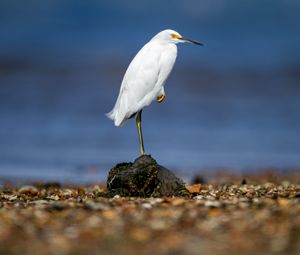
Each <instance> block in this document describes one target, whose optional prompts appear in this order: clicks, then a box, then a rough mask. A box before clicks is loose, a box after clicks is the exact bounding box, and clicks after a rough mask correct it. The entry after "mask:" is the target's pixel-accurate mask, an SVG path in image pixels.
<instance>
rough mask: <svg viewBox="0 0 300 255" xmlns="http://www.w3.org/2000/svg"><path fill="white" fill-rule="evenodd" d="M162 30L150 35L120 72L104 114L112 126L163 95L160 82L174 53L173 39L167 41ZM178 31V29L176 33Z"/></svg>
mask: <svg viewBox="0 0 300 255" xmlns="http://www.w3.org/2000/svg"><path fill="white" fill-rule="evenodd" d="M172 33H174V34H175V33H176V32H175V31H173V30H164V31H162V32H160V33H159V34H157V35H156V36H154V37H153V38H152V39H151V40H150V41H149V42H148V43H147V44H146V45H145V46H144V47H143V48H142V49H141V50H140V51H139V52H138V53H137V55H136V56H135V57H134V59H133V60H132V61H131V63H130V65H129V66H128V69H127V71H126V73H125V75H124V78H123V81H122V84H121V88H120V92H119V96H118V99H117V101H116V104H115V106H114V108H113V110H112V111H111V112H109V113H108V114H107V116H108V117H109V118H110V119H112V120H113V121H114V123H115V125H116V126H120V125H122V124H123V123H124V122H125V121H126V120H127V119H128V118H129V117H130V116H132V115H133V114H135V113H137V112H138V111H140V110H141V109H143V108H144V107H146V106H148V105H150V104H151V102H152V101H153V100H155V99H156V98H157V97H158V96H161V95H164V87H163V86H164V83H165V81H166V79H167V78H168V76H169V74H170V72H171V70H172V68H173V66H174V63H175V60H176V56H177V47H176V45H175V43H169V40H167V39H168V38H165V37H166V34H167V35H168V34H169V35H170V38H172V37H171V34H172ZM177 34H178V33H177Z"/></svg>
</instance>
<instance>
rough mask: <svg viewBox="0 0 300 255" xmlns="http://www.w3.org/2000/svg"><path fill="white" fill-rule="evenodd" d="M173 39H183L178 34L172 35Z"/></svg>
mask: <svg viewBox="0 0 300 255" xmlns="http://www.w3.org/2000/svg"><path fill="white" fill-rule="evenodd" d="M172 38H174V39H180V38H181V36H180V35H178V34H172Z"/></svg>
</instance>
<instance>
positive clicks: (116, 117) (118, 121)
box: [106, 108, 126, 127]
mask: <svg viewBox="0 0 300 255" xmlns="http://www.w3.org/2000/svg"><path fill="white" fill-rule="evenodd" d="M106 116H107V117H108V118H109V119H111V120H113V121H114V124H115V126H117V127H120V126H122V125H123V124H124V122H125V121H126V118H125V116H122V114H121V113H120V112H118V111H117V110H116V109H115V108H114V109H112V110H111V111H110V112H108V113H106Z"/></svg>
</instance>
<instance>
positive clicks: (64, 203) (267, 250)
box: [0, 172, 300, 255]
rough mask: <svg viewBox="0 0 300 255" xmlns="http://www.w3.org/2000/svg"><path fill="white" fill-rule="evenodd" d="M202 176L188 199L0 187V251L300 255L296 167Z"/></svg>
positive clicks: (88, 188)
mask: <svg viewBox="0 0 300 255" xmlns="http://www.w3.org/2000/svg"><path fill="white" fill-rule="evenodd" d="M197 179H198V180H199V178H196V179H195V181H196V182H197ZM200 179H201V178H200ZM202 181H203V182H202V183H195V184H193V185H191V186H188V190H189V191H190V193H191V195H190V197H189V198H182V197H164V198H132V197H119V196H115V197H113V198H106V197H105V192H106V188H105V186H101V185H85V186H79V185H60V184H57V183H52V184H51V183H44V184H33V185H25V186H24V185H20V186H14V185H2V186H1V188H0V254H7V255H9V254H42V255H43V254H156V255H159V254H188V255H194V254H206V255H212V254H224V255H225V254H226V255H227V254H228V255H229V254H230V255H232V254H244V255H247V254H249V255H250V254H290V255H293V254H300V175H299V174H298V173H297V172H293V173H285V174H276V173H267V174H266V173H265V174H252V175H248V176H243V177H241V176H237V175H229V174H223V175H219V176H218V177H217V176H214V177H210V178H206V179H205V182H204V180H203V179H202Z"/></svg>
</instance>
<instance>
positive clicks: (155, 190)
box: [107, 155, 189, 197]
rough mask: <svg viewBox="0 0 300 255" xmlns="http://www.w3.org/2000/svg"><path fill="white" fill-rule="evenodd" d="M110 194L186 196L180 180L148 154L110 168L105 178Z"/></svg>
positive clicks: (186, 193)
mask: <svg viewBox="0 0 300 255" xmlns="http://www.w3.org/2000/svg"><path fill="white" fill-rule="evenodd" d="M107 189H108V193H109V194H111V195H120V196H134V197H163V196H188V195H189V192H188V191H187V189H186V188H185V185H184V183H183V181H182V180H180V179H179V178H177V177H176V176H175V175H174V174H173V173H172V172H171V171H170V170H168V169H167V168H165V167H163V166H160V165H158V164H157V162H156V161H155V160H154V159H153V158H152V157H151V156H150V155H143V156H140V157H139V158H137V159H136V160H135V161H134V163H121V164H117V165H116V166H115V167H114V168H112V169H111V170H110V172H109V174H108V178H107Z"/></svg>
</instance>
